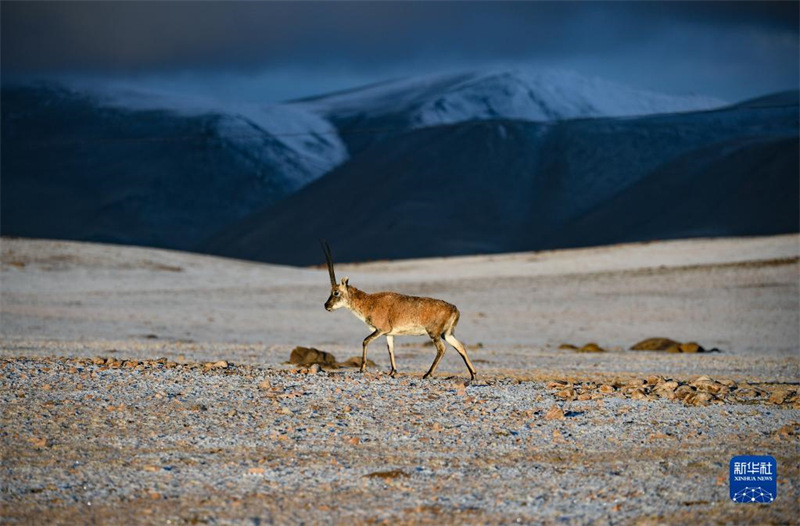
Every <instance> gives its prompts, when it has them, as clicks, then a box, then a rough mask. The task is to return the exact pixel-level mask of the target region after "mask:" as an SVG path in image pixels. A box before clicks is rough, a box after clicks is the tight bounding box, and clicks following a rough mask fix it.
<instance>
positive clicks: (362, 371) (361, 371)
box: [358, 365, 367, 373]
mask: <svg viewBox="0 0 800 526" xmlns="http://www.w3.org/2000/svg"><path fill="white" fill-rule="evenodd" d="M358 372H359V373H365V372H367V368H366V367H364V366H363V365H362V366H361V368H360V369H359V370H358Z"/></svg>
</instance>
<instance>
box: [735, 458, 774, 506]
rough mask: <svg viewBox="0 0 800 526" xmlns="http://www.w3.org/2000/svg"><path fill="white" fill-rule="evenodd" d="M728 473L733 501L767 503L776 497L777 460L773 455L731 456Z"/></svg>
mask: <svg viewBox="0 0 800 526" xmlns="http://www.w3.org/2000/svg"><path fill="white" fill-rule="evenodd" d="M730 474H731V478H730V480H731V500H732V501H733V502H760V503H766V504H769V503H770V502H772V501H774V500H775V499H777V498H778V462H777V461H776V460H775V458H774V457H770V456H763V457H757V456H751V455H743V456H741V457H733V458H732V459H731V464H730Z"/></svg>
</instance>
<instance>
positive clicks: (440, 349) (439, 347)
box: [422, 336, 446, 379]
mask: <svg viewBox="0 0 800 526" xmlns="http://www.w3.org/2000/svg"><path fill="white" fill-rule="evenodd" d="M431 340H433V344H434V345H435V346H436V358H434V359H433V363H432V364H431V368H430V369H429V370H428V372H427V373H425V376H423V377H422V378H423V379H424V378H429V377H430V376H431V375H432V374H433V373H434V372H435V371H436V366H437V365H439V360H441V359H442V356H444V351H445V350H446V348H445V346H444V343H442V339H441V338H440V337H439V336H431Z"/></svg>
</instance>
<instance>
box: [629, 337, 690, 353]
mask: <svg viewBox="0 0 800 526" xmlns="http://www.w3.org/2000/svg"><path fill="white" fill-rule="evenodd" d="M673 345H678V342H676V341H675V340H670V339H669V338H647V339H646V340H642V341H640V342H639V343H637V344H636V345H634V346H633V347H631V350H634V351H666V350H667V349H668V348H670V347H671V346H673Z"/></svg>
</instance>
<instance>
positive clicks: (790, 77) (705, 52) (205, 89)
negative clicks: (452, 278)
mask: <svg viewBox="0 0 800 526" xmlns="http://www.w3.org/2000/svg"><path fill="white" fill-rule="evenodd" d="M798 5H799V4H798V2H708V3H704V2H702V3H701V2H691V3H683V2H635V3H634V2H613V3H605V2H585V3H584V2H558V3H548V2H492V3H484V2H472V3H461V2H459V3H455V2H436V3H422V2H413V3H412V2H352V3H350V2H337V3H332V2H325V3H316V2H293V3H288V2H286V3H284V2H268V3H267V2H243V3H239V2H10V1H3V2H2V4H0V10H1V11H0V16H1V19H2V36H1V38H2V74H3V79H4V80H9V79H12V80H13V79H16V78H20V77H21V78H28V77H31V76H51V75H57V76H82V77H84V78H87V77H88V78H93V79H104V80H109V79H115V80H122V81H125V82H130V83H133V84H136V83H140V84H142V85H148V86H152V87H160V88H167V89H176V90H183V91H186V92H189V93H193V94H215V95H224V96H234V97H239V98H247V99H262V100H281V99H290V98H297V97H301V96H306V95H310V94H315V93H323V92H326V91H330V90H334V89H342V88H346V87H350V86H355V85H358V84H362V83H367V82H373V81H379V80H384V79H387V78H394V77H401V76H408V75H415V74H424V73H429V72H435V71H442V70H453V69H471V68H478V67H485V66H488V65H525V66H532V67H555V68H563V69H572V70H575V71H578V72H581V73H585V74H588V75H596V76H600V77H604V78H607V79H610V80H615V81H618V82H622V83H625V84H629V85H632V86H635V87H642V88H649V89H653V90H656V91H662V92H667V93H702V94H707V95H713V96H717V97H720V98H723V99H726V100H729V101H735V100H740V99H743V98H746V97H750V96H755V95H761V94H764V93H767V92H772V91H777V90H781V89H791V88H795V89H796V88H797V87H798V82H799V80H798V75H799V73H798V67H799V66H798V62H799V61H800V54H799V52H798V48H799V47H800V40H799V39H798V25H799V22H798V17H799V16H800V13H799V12H798Z"/></svg>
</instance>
